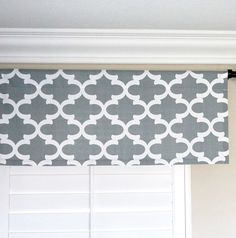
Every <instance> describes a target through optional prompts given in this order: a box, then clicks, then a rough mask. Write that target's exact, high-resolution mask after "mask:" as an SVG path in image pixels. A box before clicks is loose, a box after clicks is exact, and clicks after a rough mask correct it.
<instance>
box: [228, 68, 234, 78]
mask: <svg viewBox="0 0 236 238" xmlns="http://www.w3.org/2000/svg"><path fill="white" fill-rule="evenodd" d="M231 78H236V71H233V70H232V69H228V79H231Z"/></svg>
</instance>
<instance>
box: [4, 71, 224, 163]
mask: <svg viewBox="0 0 236 238" xmlns="http://www.w3.org/2000/svg"><path fill="white" fill-rule="evenodd" d="M228 154H229V151H228V108H227V73H222V72H190V71H187V72H161V71H134V70H132V71H121V70H120V71H115V70H25V69H24V70H23V69H22V70H18V69H14V70H8V69H6V70H3V69H2V70H0V164H2V165H33V166H35V165H39V166H47V165H53V166H57V165H61V166H62V165H63V166H64V165H76V166H77V165H79V166H80V165H84V166H86V165H161V164H171V165H172V164H198V163H207V164H214V163H227V162H228Z"/></svg>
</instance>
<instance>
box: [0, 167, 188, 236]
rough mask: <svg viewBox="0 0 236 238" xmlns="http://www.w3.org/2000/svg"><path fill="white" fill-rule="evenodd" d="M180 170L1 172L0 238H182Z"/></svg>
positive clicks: (183, 191)
mask: <svg viewBox="0 0 236 238" xmlns="http://www.w3.org/2000/svg"><path fill="white" fill-rule="evenodd" d="M184 175H185V173H184V166H176V167H174V168H170V167H165V166H161V167H149V166H146V167H90V168H74V167H66V168H65V167H54V168H49V167H45V168H31V167H10V168H6V167H2V168H0V234H1V236H0V237H1V238H41V237H43V238H75V237H77V238H108V237H109V238H110V237H112V238H116V237H117V238H118V237H119V238H121V237H122V238H132V237H133V238H146V237H148V238H157V237H158V238H184V237H185V230H186V204H185V200H186V189H185V180H186V179H185V176H184Z"/></svg>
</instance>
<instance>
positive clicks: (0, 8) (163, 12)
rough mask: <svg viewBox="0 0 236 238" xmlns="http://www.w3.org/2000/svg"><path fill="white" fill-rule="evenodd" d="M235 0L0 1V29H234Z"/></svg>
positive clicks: (235, 25) (235, 28) (235, 18)
mask: <svg viewBox="0 0 236 238" xmlns="http://www.w3.org/2000/svg"><path fill="white" fill-rule="evenodd" d="M235 9H236V1H235V0H227V1H225V0H208V1H206V0H179V1H176V0H103V1H98V0H40V1H35V0H21V1H19V0H0V27H16V28H17V27H32V28H136V29H144V28H145V29H191V30H236V13H235Z"/></svg>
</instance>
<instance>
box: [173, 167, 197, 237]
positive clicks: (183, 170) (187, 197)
mask: <svg viewBox="0 0 236 238" xmlns="http://www.w3.org/2000/svg"><path fill="white" fill-rule="evenodd" d="M173 176H174V179H173V181H174V185H173V189H174V201H175V202H174V206H175V204H176V206H175V208H174V211H175V215H176V216H175V221H174V237H175V238H182V237H185V238H191V237H192V214H191V207H192V206H191V166H190V165H184V166H183V165H180V166H173ZM175 191H178V192H175ZM180 191H181V192H180ZM183 194H184V196H183ZM176 209H178V210H176ZM176 211H177V212H176ZM182 211H185V212H184V213H182ZM181 213H182V215H181Z"/></svg>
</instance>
